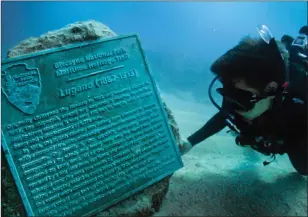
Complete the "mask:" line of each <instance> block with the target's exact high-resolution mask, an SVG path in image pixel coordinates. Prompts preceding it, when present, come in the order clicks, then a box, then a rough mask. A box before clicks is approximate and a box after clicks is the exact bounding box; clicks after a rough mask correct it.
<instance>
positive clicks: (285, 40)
mask: <svg viewBox="0 0 308 217" xmlns="http://www.w3.org/2000/svg"><path fill="white" fill-rule="evenodd" d="M280 41H281V42H282V44H283V45H284V46H285V48H286V49H287V50H288V51H290V48H291V45H292V42H293V41H294V38H293V37H291V36H289V35H283V36H282V37H281V40H280Z"/></svg>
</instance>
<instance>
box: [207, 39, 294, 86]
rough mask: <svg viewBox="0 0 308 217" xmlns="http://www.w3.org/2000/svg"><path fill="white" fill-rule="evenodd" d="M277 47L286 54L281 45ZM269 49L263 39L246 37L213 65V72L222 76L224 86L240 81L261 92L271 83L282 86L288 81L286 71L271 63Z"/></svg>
mask: <svg viewBox="0 0 308 217" xmlns="http://www.w3.org/2000/svg"><path fill="white" fill-rule="evenodd" d="M277 46H278V48H279V50H280V53H281V54H282V52H285V51H283V50H285V48H284V46H283V45H282V44H281V43H279V45H277ZM269 49H270V48H269V45H268V44H267V43H265V42H264V41H263V40H262V39H259V38H258V39H256V38H252V37H250V36H246V37H244V38H243V39H242V40H241V41H240V42H239V44H238V45H236V46H235V47H233V48H232V49H230V50H229V51H227V52H226V53H225V54H224V55H222V56H221V57H220V58H218V59H217V60H216V61H215V62H214V63H213V64H212V66H211V71H212V72H213V73H214V74H216V75H218V76H220V81H221V82H222V83H223V84H224V85H232V84H233V83H234V81H236V80H239V79H243V80H244V81H245V82H246V83H247V85H249V86H250V87H253V88H256V89H258V90H260V91H262V90H263V89H264V88H265V86H266V85H267V84H268V83H269V82H271V81H276V82H277V83H278V84H279V85H281V84H282V83H283V82H284V81H285V79H286V77H285V71H283V70H281V68H279V67H276V66H277V65H276V64H275V63H273V61H271V60H273V58H272V56H271V55H272V52H270V51H269ZM282 55H283V54H282ZM283 56H285V55H283ZM275 58H276V59H277V57H275ZM284 59H288V58H285V57H284ZM286 66H287V65H286V64H285V67H286Z"/></svg>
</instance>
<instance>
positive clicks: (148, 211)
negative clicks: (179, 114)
mask: <svg viewBox="0 0 308 217" xmlns="http://www.w3.org/2000/svg"><path fill="white" fill-rule="evenodd" d="M113 36H116V33H114V32H113V31H112V30H111V29H109V28H108V27H107V26H105V25H104V24H102V23H100V22H97V21H93V20H91V21H86V22H76V23H73V24H70V25H68V26H66V27H64V28H61V29H59V30H55V31H50V32H48V33H46V34H44V35H41V36H40V37H39V38H29V39H26V40H24V41H22V42H20V43H19V44H18V45H17V46H15V47H13V48H12V49H10V50H9V52H8V54H7V57H8V58H12V57H16V56H21V55H25V54H29V53H34V52H37V51H42V50H45V49H49V48H55V47H60V46H63V45H67V44H73V43H78V42H84V41H91V40H96V39H99V38H106V37H113ZM163 105H164V107H165V109H166V111H167V113H168V118H169V122H170V125H171V127H172V130H173V133H174V135H175V138H176V140H177V142H178V143H179V141H180V134H179V129H178V127H177V123H176V121H175V119H174V116H173V114H172V112H171V110H170V109H169V108H168V107H167V105H166V103H165V102H163ZM4 158H5V157H4V155H3V153H2V159H4ZM2 171H4V172H3V173H2V178H1V181H2V184H3V183H7V182H8V183H10V186H9V188H6V187H5V188H3V189H2V192H3V193H2V194H3V195H8V194H10V195H15V197H16V198H15V200H14V199H13V201H14V203H13V202H10V201H8V198H6V197H4V198H3V201H2V204H6V206H3V208H4V213H5V214H6V215H5V216H17V215H20V216H25V215H26V214H25V210H24V209H23V208H20V207H23V206H22V205H21V199H20V198H19V194H18V193H17V188H16V185H15V183H14V180H13V178H12V176H11V173H10V171H9V167H8V165H7V162H6V160H5V161H4V162H3V163H2ZM170 177H171V176H169V177H166V178H164V179H163V180H161V181H159V182H157V183H155V184H153V185H151V186H150V187H148V188H146V189H144V190H142V191H140V192H138V193H136V194H135V195H133V196H131V197H129V198H128V199H126V200H124V201H122V202H119V203H117V204H115V205H113V206H112V207H110V208H108V209H106V210H104V211H103V212H100V213H98V214H97V216H151V215H152V214H153V213H154V212H155V211H158V210H159V208H160V205H161V203H162V200H163V198H164V196H165V194H166V192H167V190H168V186H169V180H170ZM3 186H7V184H6V185H3ZM8 191H10V193H8ZM17 197H18V198H17ZM9 203H11V204H12V205H9ZM8 206H9V207H8ZM12 206H13V207H12ZM16 207H18V209H15V208H16ZM14 210H15V211H14ZM13 211H14V212H13Z"/></svg>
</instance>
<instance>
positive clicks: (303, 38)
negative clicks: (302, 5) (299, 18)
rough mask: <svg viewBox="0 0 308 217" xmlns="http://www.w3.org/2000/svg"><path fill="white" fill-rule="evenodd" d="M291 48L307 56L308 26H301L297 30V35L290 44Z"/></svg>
mask: <svg viewBox="0 0 308 217" xmlns="http://www.w3.org/2000/svg"><path fill="white" fill-rule="evenodd" d="M292 46H295V47H298V48H299V49H300V52H302V53H304V54H305V55H306V56H307V55H308V26H303V27H302V28H301V29H300V30H299V35H298V36H297V37H296V39H295V40H294V41H293V42H292Z"/></svg>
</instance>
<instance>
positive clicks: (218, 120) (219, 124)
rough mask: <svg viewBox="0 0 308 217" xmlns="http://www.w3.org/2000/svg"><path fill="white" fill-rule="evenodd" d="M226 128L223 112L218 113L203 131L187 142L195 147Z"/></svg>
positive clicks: (199, 131)
mask: <svg viewBox="0 0 308 217" xmlns="http://www.w3.org/2000/svg"><path fill="white" fill-rule="evenodd" d="M225 127H226V122H225V118H224V116H223V114H222V113H221V112H218V113H217V114H215V115H214V116H213V117H212V118H211V119H210V120H209V121H208V122H207V123H206V124H205V125H204V126H203V127H202V128H201V129H199V130H198V131H197V132H195V133H194V134H192V135H191V136H189V137H188V138H187V140H188V141H189V142H190V143H191V144H192V145H193V146H194V145H196V144H198V143H200V142H202V141H203V140H205V139H207V138H208V137H210V136H212V135H214V134H216V133H218V132H219V131H221V130H222V129H223V128H225Z"/></svg>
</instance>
